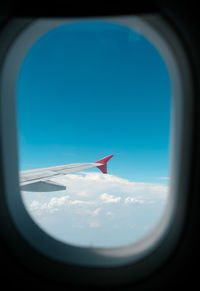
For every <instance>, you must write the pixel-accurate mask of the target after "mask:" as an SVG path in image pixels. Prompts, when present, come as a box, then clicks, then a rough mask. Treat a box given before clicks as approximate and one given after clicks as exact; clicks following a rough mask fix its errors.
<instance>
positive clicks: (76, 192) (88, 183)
mask: <svg viewBox="0 0 200 291" xmlns="http://www.w3.org/2000/svg"><path fill="white" fill-rule="evenodd" d="M56 181H57V182H60V183H62V184H64V185H66V187H67V190H66V191H65V192H62V193H61V192H60V193H61V194H59V195H62V196H59V197H51V198H48V194H47V196H46V199H44V195H43V194H41V195H39V194H37V199H35V196H36V194H35V193H34V192H33V193H32V196H30V195H31V194H30V192H29V193H28V195H27V194H26V192H24V194H23V198H24V202H25V204H26V206H27V207H28V209H29V210H30V212H34V213H35V214H41V213H42V211H43V212H50V213H55V212H57V211H59V210H63V209H67V208H70V207H82V208H83V207H85V209H89V212H88V213H95V212H94V211H95V209H96V211H97V209H100V207H101V205H102V203H103V204H104V205H106V204H119V203H124V204H126V205H127V204H136V203H138V204H145V203H147V204H148V203H150V202H151V203H153V202H154V201H158V200H165V199H166V198H167V194H168V186H166V185H163V184H160V183H142V182H132V181H129V180H127V179H123V178H120V177H117V176H114V175H110V174H107V175H103V174H101V173H97V172H94V173H93V172H83V173H81V174H76V175H75V174H69V175H66V176H65V177H64V178H60V179H57V180H56ZM57 193H58V192H57ZM51 195H53V194H51ZM49 196H50V194H49ZM27 197H29V198H27ZM30 197H32V198H33V199H30ZM80 198H81V199H80ZM91 207H93V209H91ZM99 211H100V210H99ZM97 213H98V211H97ZM94 215H95V214H94Z"/></svg>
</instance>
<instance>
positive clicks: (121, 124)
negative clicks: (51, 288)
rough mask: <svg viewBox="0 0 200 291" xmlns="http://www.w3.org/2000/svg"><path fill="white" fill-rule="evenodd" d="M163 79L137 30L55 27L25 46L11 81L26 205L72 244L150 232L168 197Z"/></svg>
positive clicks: (128, 239) (117, 241)
mask: <svg viewBox="0 0 200 291" xmlns="http://www.w3.org/2000/svg"><path fill="white" fill-rule="evenodd" d="M171 95H172V93H171V82H170V77H169V73H168V69H167V65H166V63H165V60H164V58H163V56H161V54H160V52H159V51H158V49H157V48H156V47H155V45H154V44H153V43H152V42H151V41H150V40H148V39H147V38H146V37H145V36H144V35H143V34H142V33H140V29H139V28H138V29H135V30H134V29H133V28H131V27H129V26H126V25H121V24H119V23H117V22H114V21H113V22H107V21H100V20H96V21H95V20H91V21H90V20H87V21H77V22H76V21H75V22H72V23H67V24H62V25H59V26H57V27H55V28H53V29H51V30H49V31H48V32H46V33H45V34H44V35H42V36H41V37H40V38H39V39H37V41H36V42H35V43H34V44H33V45H32V46H31V48H30V49H29V50H28V52H27V53H26V55H25V56H24V60H23V62H22V64H21V67H20V71H19V74H18V81H17V121H18V150H19V170H20V172H19V177H20V189H21V196H22V199H23V202H24V205H25V207H26V209H27V211H28V213H29V215H30V216H31V217H32V219H33V220H34V221H35V222H36V223H37V225H38V226H39V227H40V228H41V229H42V230H44V231H45V232H46V233H48V234H49V235H51V236H52V237H54V238H56V239H57V240H60V241H62V242H65V243H69V244H71V245H75V246H84V247H85V246H89V247H102V248H110V247H120V246H124V245H129V244H131V243H134V242H137V241H139V240H141V239H142V238H144V237H145V236H146V235H148V234H149V233H150V231H152V229H154V228H156V226H157V224H158V223H159V221H160V219H161V217H162V216H163V214H164V212H165V210H166V207H167V201H168V198H169V180H170V171H169V168H170V162H169V161H170V158H169V157H170V121H171Z"/></svg>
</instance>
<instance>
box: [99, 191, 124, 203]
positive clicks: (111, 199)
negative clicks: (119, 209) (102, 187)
mask: <svg viewBox="0 0 200 291" xmlns="http://www.w3.org/2000/svg"><path fill="white" fill-rule="evenodd" d="M100 199H101V200H102V201H103V202H104V203H117V202H119V201H120V200H121V197H115V196H113V195H109V194H107V193H103V194H101V196H100Z"/></svg>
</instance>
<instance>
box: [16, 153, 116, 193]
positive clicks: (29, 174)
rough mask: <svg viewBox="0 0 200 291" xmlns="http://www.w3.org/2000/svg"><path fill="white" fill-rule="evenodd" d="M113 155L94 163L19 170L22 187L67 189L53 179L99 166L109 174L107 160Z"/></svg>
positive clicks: (35, 190)
mask: <svg viewBox="0 0 200 291" xmlns="http://www.w3.org/2000/svg"><path fill="white" fill-rule="evenodd" d="M112 157H113V155H110V156H108V157H105V158H103V159H101V160H99V161H96V162H94V163H78V164H67V165H61V166H54V167H47V168H39V169H32V170H24V171H20V172H19V179H20V189H21V190H22V191H31V192H50V191H60V190H65V189H66V186H64V185H62V184H59V183H57V182H55V181H53V180H52V179H53V178H57V177H63V175H66V174H69V173H73V172H78V171H82V170H86V169H90V168H94V167H97V168H98V169H100V170H101V171H102V172H103V173H104V174H107V162H108V161H109V160H110V159H111V158H112Z"/></svg>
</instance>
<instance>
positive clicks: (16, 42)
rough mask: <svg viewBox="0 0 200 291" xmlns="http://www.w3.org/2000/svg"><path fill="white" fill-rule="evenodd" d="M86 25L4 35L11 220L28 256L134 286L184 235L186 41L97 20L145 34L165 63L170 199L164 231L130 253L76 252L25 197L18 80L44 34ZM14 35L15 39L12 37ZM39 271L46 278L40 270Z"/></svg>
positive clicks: (164, 31) (2, 79)
mask: <svg viewBox="0 0 200 291" xmlns="http://www.w3.org/2000/svg"><path fill="white" fill-rule="evenodd" d="M96 19H97V18H96V17H95V18H92V17H89V18H84V20H86V21H88V20H96ZM80 20H82V19H80V18H77V19H76V18H73V19H67V20H66V19H37V20H31V19H15V20H13V21H11V22H10V24H8V25H7V27H6V29H5V30H4V32H3V34H1V39H4V40H6V41H4V45H3V46H2V48H1V50H0V58H1V60H3V65H2V67H1V75H0V90H1V91H0V92H1V114H0V115H1V140H2V144H1V146H2V152H3V166H4V180H5V183H4V187H5V203H6V205H5V207H7V208H8V213H9V216H10V218H11V220H12V222H13V224H14V225H15V227H16V230H17V232H19V233H20V235H22V237H23V238H25V240H26V242H28V245H29V248H30V253H32V251H33V250H36V251H37V252H38V253H39V254H41V255H42V256H44V257H46V258H48V259H50V260H51V268H52V270H53V269H54V270H55V268H56V264H57V266H58V264H60V267H61V266H62V267H61V268H62V269H63V270H64V269H67V270H68V271H69V268H70V270H71V271H70V272H74V271H73V270H72V269H73V268H74V266H75V267H76V266H77V267H78V268H80V269H81V271H82V275H81V276H80V278H82V279H81V280H82V281H85V280H88V282H96V279H97V277H99V278H101V277H102V272H105V271H106V272H108V270H109V272H108V273H107V274H109V275H105V273H104V275H105V276H104V282H106V283H116V282H117V283H119V282H120V283H121V282H125V281H127V280H133V275H134V279H136V278H140V277H141V276H144V275H145V274H148V273H149V272H150V270H147V268H146V267H145V264H147V263H151V271H152V270H154V269H155V268H156V267H158V266H159V265H160V264H161V263H162V262H163V261H164V260H165V259H166V258H167V257H168V255H169V254H170V253H171V251H172V250H173V248H174V246H175V245H176V243H177V241H178V238H179V236H180V234H181V231H182V227H183V221H184V215H185V211H186V201H187V195H188V193H187V189H188V176H189V170H190V162H191V156H190V153H191V151H190V149H191V142H192V139H191V135H192V124H193V123H192V108H193V100H192V98H191V96H192V95H193V88H192V79H191V70H190V65H189V61H188V58H187V55H186V53H185V51H184V48H183V45H182V43H181V41H180V40H179V38H178V36H177V35H176V33H175V32H174V31H173V30H172V29H171V27H170V26H169V25H168V24H167V22H166V21H165V20H164V19H162V17H161V16H159V15H149V16H140V17H136V16H115V17H99V18H98V20H101V21H106V22H112V23H116V24H121V25H126V26H129V27H132V28H133V29H134V30H135V31H137V32H139V33H141V34H142V35H143V36H145V37H146V38H147V39H148V40H149V41H151V42H152V43H153V44H154V45H155V46H156V48H157V49H158V51H159V52H160V54H161V55H162V57H163V58H164V60H165V62H166V64H167V67H168V71H169V75H170V79H171V84H172V91H173V96H174V97H173V98H172V119H171V149H170V199H169V200H168V206H167V207H166V213H165V214H164V215H163V218H162V219H161V220H160V222H159V225H157V227H156V228H155V229H154V230H152V231H151V233H150V234H149V235H147V236H146V237H144V238H143V239H142V240H141V241H139V242H136V243H134V244H132V245H130V246H125V247H120V248H110V249H97V248H90V247H88V248H86V247H75V246H71V245H67V244H65V243H62V242H60V241H57V240H56V239H54V238H52V237H51V236H49V235H47V234H46V233H45V232H43V231H42V230H41V229H40V228H39V227H38V226H37V225H36V224H35V223H34V222H33V220H32V219H31V218H30V216H29V215H28V213H27V210H26V209H25V207H24V204H23V201H22V199H21V195H20V190H19V178H18V151H17V146H15V145H17V128H16V120H17V119H16V101H15V96H16V87H17V76H18V73H19V69H20V66H21V63H22V61H23V58H24V56H25V54H26V52H27V51H28V50H29V48H30V47H31V45H32V44H33V43H35V42H36V41H37V39H38V38H39V37H40V36H41V35H43V34H44V33H46V32H48V31H49V30H51V29H52V28H54V27H56V26H60V25H62V24H67V23H70V22H76V21H80ZM8 32H9V33H10V34H9V37H10V39H9V37H6V34H7V33H8ZM1 43H2V42H1ZM186 114H187V119H186V118H185V117H186ZM11 181H12V183H11ZM180 205H181V207H180ZM41 242H42V243H41ZM11 244H12V242H11ZM29 256H31V255H29ZM144 259H145V263H144ZM70 266H71V267H70ZM72 266H73V267H72ZM85 267H86V268H85ZM83 269H84V271H83ZM97 269H101V272H100V273H98V271H97ZM89 270H90V271H89ZM91 270H93V271H92V272H94V273H95V275H94V276H93V277H92V276H91V273H90V272H91ZM46 271H47V270H46ZM46 271H45V272H46ZM41 272H43V270H42V269H41ZM47 273H48V271H47ZM62 274H63V272H62V271H61V272H60V274H58V272H56V274H55V275H54V276H56V277H59V278H61V279H63V277H62V276H63V275H62ZM72 277H73V276H72ZM86 278H87V279H86ZM75 280H76V279H75Z"/></svg>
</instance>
